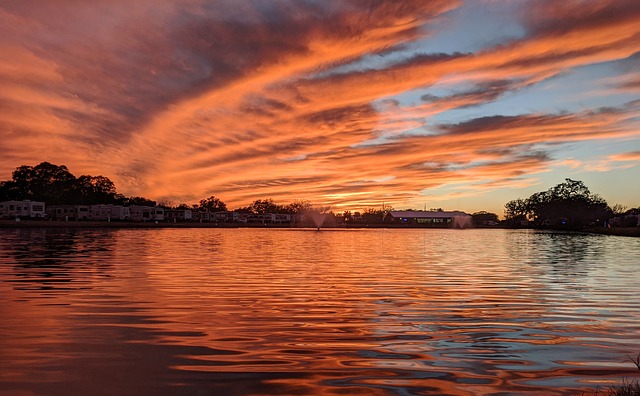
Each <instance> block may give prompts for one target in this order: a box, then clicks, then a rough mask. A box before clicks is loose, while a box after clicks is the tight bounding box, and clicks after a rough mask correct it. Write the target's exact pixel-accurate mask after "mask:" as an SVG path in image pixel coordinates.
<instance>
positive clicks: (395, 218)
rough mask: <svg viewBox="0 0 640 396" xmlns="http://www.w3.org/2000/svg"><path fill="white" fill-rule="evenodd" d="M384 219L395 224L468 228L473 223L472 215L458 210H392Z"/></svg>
mask: <svg viewBox="0 0 640 396" xmlns="http://www.w3.org/2000/svg"><path fill="white" fill-rule="evenodd" d="M384 221H385V222H388V223H393V224H402V225H407V226H420V227H442V228H446V227H457V228H467V227H470V226H471V225H472V224H473V218H472V217H471V215H469V214H467V213H464V212H458V211H451V212H449V211H422V210H392V211H390V212H387V213H386V214H385V217H384Z"/></svg>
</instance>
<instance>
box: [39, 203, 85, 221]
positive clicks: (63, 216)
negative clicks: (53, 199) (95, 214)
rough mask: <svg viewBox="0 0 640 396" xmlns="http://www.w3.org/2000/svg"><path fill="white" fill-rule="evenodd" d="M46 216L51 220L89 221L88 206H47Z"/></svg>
mask: <svg viewBox="0 0 640 396" xmlns="http://www.w3.org/2000/svg"><path fill="white" fill-rule="evenodd" d="M46 212H47V216H49V218H50V219H53V220H74V221H75V220H89V218H90V216H89V205H49V206H47V208H46Z"/></svg>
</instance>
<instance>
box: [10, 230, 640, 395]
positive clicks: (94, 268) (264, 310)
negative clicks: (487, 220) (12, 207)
mask: <svg viewBox="0 0 640 396" xmlns="http://www.w3.org/2000/svg"><path fill="white" fill-rule="evenodd" d="M23 231H30V232H23ZM5 236H6V237H5ZM58 245H61V246H60V249H58V248H57V246H58ZM487 247H490V248H487ZM638 252H640V245H639V244H638V243H637V242H636V241H635V240H629V239H625V240H624V242H622V241H621V240H620V239H617V238H606V237H600V236H588V235H572V234H552V233H536V232H529V231H504V230H466V231H456V230H359V231H351V230H341V231H326V232H325V231H323V232H315V231H314V232H306V231H299V230H254V229H246V230H242V229H238V230H216V229H194V230H96V231H78V230H76V231H68V232H64V231H49V230H32V231H31V230H20V231H10V232H8V233H6V234H3V238H2V239H1V240H0V280H2V283H0V297H2V298H3V301H6V303H3V304H2V305H1V306H0V309H1V310H2V312H0V313H1V314H2V315H3V317H4V318H7V320H5V321H4V322H3V323H2V324H1V325H0V330H1V331H2V334H0V335H2V336H3V342H2V344H0V354H1V356H3V358H2V359H0V389H8V390H10V391H16V392H17V391H31V392H36V393H39V394H69V393H77V394H342V393H360V394H385V395H388V394H398V395H411V394H452V395H467V394H474V395H475V394H487V395H488V394H499V393H500V392H503V393H518V394H526V393H532V394H572V393H574V394H581V393H582V392H584V391H585V390H587V389H589V387H590V386H591V383H590V382H589V381H602V380H606V379H615V378H618V377H620V376H622V375H625V376H629V375H632V374H633V373H634V371H633V370H634V367H632V366H630V365H624V364H620V363H619V362H620V361H621V360H622V359H621V356H624V354H625V353H627V352H628V351H629V350H640V342H639V341H638V339H639V338H640V337H638V336H639V335H640V315H639V313H640V312H639V309H638V306H640V304H639V303H640V297H639V296H638V295H637V293H635V291H634V289H635V288H636V287H637V286H636V285H637V284H638V281H639V280H640V278H639V276H638V274H637V273H636V272H635V271H633V270H632V269H631V268H632V267H633V266H634V265H635V263H634V262H633V257H637V254H638ZM47 272H52V273H55V274H53V276H49V277H47V276H45V275H44V273H47ZM25 274H26V275H25ZM50 278H56V279H67V282H66V284H67V285H71V287H66V286H65V287H62V286H61V284H62V283H64V282H58V283H55V282H54V283H53V285H52V284H51V283H45V281H44V280H47V279H50ZM43 279H44V280H43ZM18 280H27V281H26V282H19V281H18ZM78 286H80V287H78ZM52 287H53V288H54V292H50V290H49V289H47V288H52ZM42 295H46V296H47V299H46V301H43V300H42V299H40V298H39V297H40V296H42Z"/></svg>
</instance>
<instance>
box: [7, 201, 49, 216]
mask: <svg viewBox="0 0 640 396" xmlns="http://www.w3.org/2000/svg"><path fill="white" fill-rule="evenodd" d="M0 217H4V218H11V217H17V218H42V217H46V213H45V210H44V202H38V201H29V200H25V201H5V202H0Z"/></svg>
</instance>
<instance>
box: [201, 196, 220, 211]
mask: <svg viewBox="0 0 640 396" xmlns="http://www.w3.org/2000/svg"><path fill="white" fill-rule="evenodd" d="M198 209H200V210H205V211H207V212H225V211H226V210H227V205H226V204H225V203H224V202H222V201H221V200H220V199H219V198H216V197H215V196H213V195H212V196H210V197H209V198H205V199H201V200H200V203H199V204H198Z"/></svg>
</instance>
